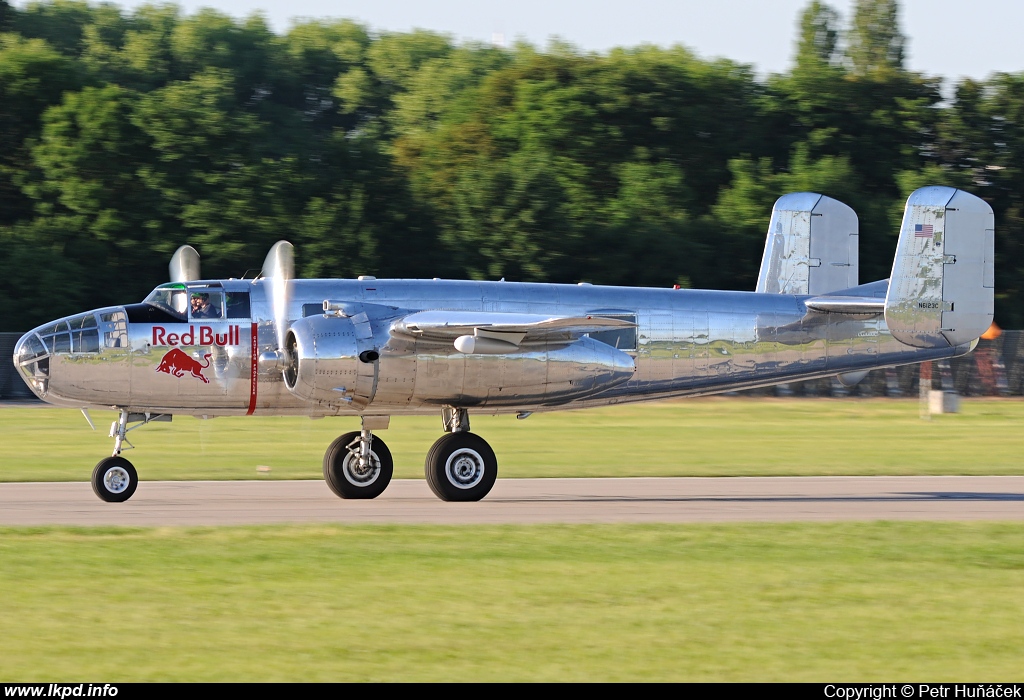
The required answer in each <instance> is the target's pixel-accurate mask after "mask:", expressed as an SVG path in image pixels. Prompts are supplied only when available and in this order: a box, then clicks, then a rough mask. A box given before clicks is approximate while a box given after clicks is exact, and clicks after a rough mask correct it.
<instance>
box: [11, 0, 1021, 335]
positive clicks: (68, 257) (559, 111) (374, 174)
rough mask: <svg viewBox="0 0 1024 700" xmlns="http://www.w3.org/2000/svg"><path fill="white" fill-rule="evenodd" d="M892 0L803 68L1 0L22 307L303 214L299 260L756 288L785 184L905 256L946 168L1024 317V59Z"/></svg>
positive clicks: (131, 291) (876, 274)
mask: <svg viewBox="0 0 1024 700" xmlns="http://www.w3.org/2000/svg"><path fill="white" fill-rule="evenodd" d="M897 10H898V7H897V3H896V2H895V1H894V0H859V1H858V2H857V3H856V7H855V12H854V15H853V16H852V17H851V18H850V22H849V23H848V26H840V21H839V18H838V16H837V14H836V13H835V12H834V11H833V10H832V9H831V8H829V7H828V6H827V5H825V4H823V3H821V2H812V3H810V4H809V5H808V6H807V8H806V9H805V10H804V12H803V13H802V14H801V16H800V17H798V18H795V21H796V22H798V24H799V34H798V40H797V43H796V46H795V60H794V62H793V68H792V69H791V71H790V72H789V73H787V74H784V75H772V76H770V77H769V78H767V79H765V80H759V79H757V77H756V75H755V72H754V67H753V66H749V65H744V64H738V63H733V62H731V61H727V60H714V61H706V60H701V59H699V58H697V57H696V56H694V55H693V54H692V53H691V52H689V51H688V50H687V49H685V48H683V47H680V46H677V47H673V48H668V49H662V48H657V47H652V46H641V47H636V48H623V49H616V50H614V51H611V52H609V53H607V54H591V53H581V52H579V51H577V50H576V49H574V48H573V47H572V46H568V45H560V44H552V45H550V46H549V47H548V48H547V49H545V50H543V51H542V50H539V49H537V48H535V47H533V46H530V45H525V44H521V45H517V46H515V47H513V48H511V49H500V48H494V47H491V46H486V45H477V44H456V43H453V42H452V41H451V40H450V39H449V38H448V37H446V36H443V35H438V34H434V33H429V32H413V33H395V34H392V33H374V32H372V31H371V30H370V29H369V28H367V27H365V26H362V25H360V24H357V23H354V22H351V21H348V20H338V21H331V22H323V21H312V22H302V23H298V24H296V25H295V26H293V28H292V29H290V30H289V31H288V32H287V33H286V34H284V35H278V34H275V33H274V32H272V31H271V30H270V29H269V28H268V27H267V24H266V22H265V21H264V20H263V19H262V18H260V17H259V16H253V17H250V18H249V19H247V20H245V21H243V22H238V21H235V20H232V19H231V18H229V17H227V16H225V15H222V14H219V13H216V12H213V11H202V12H199V13H198V14H195V15H191V16H185V15H183V14H182V12H181V10H180V9H179V8H177V7H176V6H174V5H151V6H145V7H142V8H140V9H139V10H137V11H136V12H134V13H131V14H126V13H125V12H124V11H122V10H121V9H119V8H118V7H117V6H114V5H89V4H86V3H83V2H76V1H72V0H56V1H51V2H40V3H33V4H30V5H28V6H26V7H25V8H24V9H16V8H13V7H12V6H11V5H10V4H9V3H8V2H7V0H0V32H2V33H0V309H2V312H0V330H11V331H13V330H26V329H28V328H31V327H33V326H35V325H38V324H39V323H42V322H43V321H45V320H48V319H51V318H55V317H58V316H61V315H64V314H68V313H73V312H76V311H80V310H82V309H86V308H92V307H96V306H100V305H106V304H111V303H124V302H126V301H129V300H137V299H141V298H142V297H143V296H144V295H145V294H146V293H147V292H148V291H149V290H150V289H151V288H152V287H153V286H155V285H156V284H157V283H159V282H161V281H164V280H166V278H167V262H168V259H169V257H170V255H171V253H172V252H173V251H174V249H175V248H176V247H177V246H179V245H181V244H183V243H191V244H192V245H194V246H195V247H196V248H197V249H198V250H199V252H200V254H201V255H202V259H203V272H204V276H207V277H227V276H241V275H242V274H243V273H244V272H245V271H246V270H247V269H248V268H257V267H259V265H260V263H261V261H262V259H263V257H264V255H265V254H266V251H267V249H268V248H269V247H270V245H271V244H272V243H273V242H274V241H276V240H278V239H281V238H286V239H289V240H291V241H292V242H293V243H294V244H295V245H296V246H297V250H298V254H297V258H298V260H297V263H298V272H299V273H300V274H301V275H302V276H307V277H314V276H335V277H350V276H355V275H359V274H374V275H377V276H380V277H384V276H411V277H435V276H438V277H452V278H473V279H498V278H500V277H505V278H506V279H508V280H517V281H525V280H544V281H554V282H576V281H589V282H594V283H600V284H623V285H654V286H668V285H671V284H674V283H679V284H683V285H684V286H693V287H703V288H719V289H753V287H754V283H755V278H756V274H757V268H758V265H759V263H760V258H761V249H762V247H763V241H764V235H765V230H766V228H767V223H768V217H769V214H770V210H771V206H772V203H773V201H774V200H775V198H777V197H778V196H779V195H781V194H783V193H785V192H787V191H794V190H806V189H809V190H814V191H818V192H822V193H824V194H827V195H830V196H833V197H836V198H838V199H840V200H842V201H845V202H846V203H848V204H850V205H851V206H852V207H854V209H856V211H857V212H858V214H859V215H860V220H861V280H862V281H864V282H866V281H871V280H875V279H882V278H885V277H886V276H888V273H889V268H890V265H891V261H892V255H893V251H894V247H895V239H896V234H897V230H898V226H899V221H900V217H901V213H902V207H903V201H904V200H905V198H906V196H907V195H908V194H909V193H910V192H911V191H913V190H914V189H915V188H917V187H918V186H921V185H923V184H949V185H955V186H959V187H964V188H965V189H967V190H969V191H971V192H973V193H975V194H978V195H980V196H982V197H984V198H985V199H986V200H988V201H989V202H990V203H991V204H992V206H993V207H994V208H995V211H996V222H997V224H996V254H997V259H996V270H997V301H996V304H997V306H996V319H997V321H998V322H999V323H1000V324H1002V325H1004V326H1012V327H1021V326H1022V325H1024V309H1022V307H1021V303H1020V302H1021V293H1022V292H1021V284H1022V278H1024V267H1022V265H1024V259H1022V257H1021V255H1020V251H1021V240H1022V233H1024V230H1022V229H1024V207H1022V204H1024V173H1022V163H1024V73H1016V74H995V75H993V76H991V77H990V78H989V79H988V80H986V81H984V82H976V81H973V80H965V81H963V82H961V83H959V84H957V85H956V86H955V89H954V90H953V92H952V94H953V95H954V97H953V98H952V99H951V100H949V101H946V102H944V101H943V99H942V95H941V93H940V88H941V81H940V79H938V78H935V77H929V76H925V75H921V74H918V73H912V72H909V71H907V70H906V69H905V68H904V65H903V52H904V38H903V36H902V35H901V33H900V31H899V28H898V26H897Z"/></svg>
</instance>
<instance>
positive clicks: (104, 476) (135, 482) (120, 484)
mask: <svg viewBox="0 0 1024 700" xmlns="http://www.w3.org/2000/svg"><path fill="white" fill-rule="evenodd" d="M170 420H171V416H170V415H169V414H164V413H129V412H128V411H126V410H124V409H122V410H121V415H120V416H118V418H117V420H116V421H114V422H113V423H111V424H110V437H112V438H114V454H113V455H112V456H110V457H107V458H105V459H101V460H100V461H99V464H97V465H96V468H95V469H93V470H92V490H93V493H95V494H96V495H97V496H99V497H100V498H101V499H103V500H104V501H107V502H108V503H123V502H124V501H127V500H128V499H129V498H131V497H132V494H134V493H135V489H137V488H138V487H139V474H138V472H136V471H135V467H134V466H133V465H132V463H131V462H129V461H128V460H127V459H125V458H124V457H122V456H121V451H122V450H124V449H126V448H125V445H128V447H127V449H131V448H133V447H135V445H133V444H132V443H130V442H128V439H127V437H125V436H126V435H127V434H128V433H129V432H130V431H132V430H135V429H136V428H141V427H142V426H144V425H146V424H147V423H152V422H153V421H170ZM129 423H138V425H133V426H131V427H128V424H129Z"/></svg>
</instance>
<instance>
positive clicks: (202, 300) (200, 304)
mask: <svg viewBox="0 0 1024 700" xmlns="http://www.w3.org/2000/svg"><path fill="white" fill-rule="evenodd" d="M192 318H220V309H218V308H217V307H215V306H214V305H213V304H211V303H210V295H209V294H207V293H205V292H203V293H195V294H193V295H192Z"/></svg>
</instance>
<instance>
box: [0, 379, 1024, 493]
mask: <svg viewBox="0 0 1024 700" xmlns="http://www.w3.org/2000/svg"><path fill="white" fill-rule="evenodd" d="M961 408H962V412H961V413H959V414H954V415H944V416H936V417H934V418H933V419H932V420H921V418H920V417H919V410H918V403H917V402H916V401H914V400H889V399H875V400H852V399H836V400H831V399H810V400H808V399H805V400H799V399H786V400H780V399H760V400H751V399H695V400H688V401H671V402H662V403H653V404H643V405H634V406H621V407H610V408H602V409H592V410H587V411H569V412H562V413H541V414H536V415H534V416H532V417H531V418H530V419H529V420H525V421H517V420H515V419H514V418H512V417H511V416H501V417H494V416H480V415H474V416H472V426H473V430H474V432H477V433H479V434H481V435H482V436H483V437H484V438H486V439H487V440H488V441H489V442H490V443H491V444H492V446H493V447H494V449H495V452H496V453H497V455H498V463H499V465H500V470H501V476H502V477H536V476H549V477H551V476H739V475H748V476H749V475H812V474H1022V473H1024V459H1022V458H1021V455H1022V454H1024V430H1021V428H1022V426H1024V401H1020V400H1014V399H1007V400H985V399H965V400H963V401H962V404H961ZM114 416H115V414H113V413H95V412H94V413H93V417H94V419H95V420H96V422H97V424H98V426H97V427H98V428H99V429H98V430H97V431H96V432H92V431H90V430H89V427H88V425H87V424H86V422H85V420H84V419H83V418H82V416H81V414H80V413H79V412H77V411H74V410H66V409H55V408H7V409H2V410H0V450H2V454H3V455H4V457H3V459H2V460H0V481H50V480H85V479H87V478H88V477H89V474H90V473H91V470H92V466H93V465H94V464H95V463H96V462H97V461H99V459H100V458H102V457H104V456H106V455H108V454H110V450H111V447H112V443H113V441H112V440H111V439H109V438H108V437H107V428H108V426H109V423H110V421H111V420H113V418H114ZM440 425H441V420H440V417H439V416H438V417H433V416H431V417H415V418H410V417H401V416H399V417H395V418H392V421H391V428H390V429H389V430H387V431H384V432H380V433H378V435H379V436H380V437H382V438H383V439H384V440H385V441H386V442H387V443H388V445H389V447H390V448H391V451H392V454H393V455H394V457H395V465H396V466H395V476H396V477H397V478H422V475H423V458H424V455H425V454H426V452H427V450H428V449H429V447H430V445H431V443H432V442H433V441H434V440H435V439H437V438H438V437H439V436H440V434H441V428H440ZM358 427H359V423H358V420H356V419H353V418H341V419H331V418H327V419H324V420H315V421H314V420H309V419H307V418H218V419H216V420H212V421H200V420H196V419H194V418H190V417H179V418H176V419H175V420H174V422H173V423H169V424H168V423H157V424H153V425H149V426H146V427H143V428H140V429H139V430H136V431H134V432H132V433H130V434H129V438H130V439H131V440H132V442H133V443H134V444H135V445H136V446H137V447H138V448H139V449H137V450H131V451H129V452H127V453H126V455H125V456H127V457H128V458H129V459H131V460H132V461H133V462H134V463H135V465H136V466H137V467H138V469H139V472H140V475H141V476H142V478H143V479H252V478H257V476H258V473H257V470H256V469H257V467H258V466H260V465H263V466H267V467H270V468H271V470H270V472H269V474H268V475H265V476H261V477H260V478H288V479H296V478H298V479H319V478H321V461H322V459H323V453H324V451H325V449H326V448H327V446H328V445H329V444H330V442H331V441H332V440H333V439H334V438H335V437H337V436H338V435H339V434H341V433H343V432H347V431H349V430H357V429H358Z"/></svg>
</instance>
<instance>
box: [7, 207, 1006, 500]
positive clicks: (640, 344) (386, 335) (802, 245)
mask: <svg viewBox="0 0 1024 700" xmlns="http://www.w3.org/2000/svg"><path fill="white" fill-rule="evenodd" d="M993 241H994V218H993V214H992V209H991V207H989V206H988V204H986V203H985V202H984V201H983V200H981V199H979V198H978V197H975V196H973V195H971V194H969V193H967V192H964V191H962V190H956V189H952V188H948V187H926V188H923V189H920V190H917V191H916V192H914V193H913V194H912V195H911V196H910V198H909V199H908V200H907V205H906V210H905V213H904V217H903V223H902V227H901V229H900V233H899V239H898V243H897V247H896V256H895V259H894V261H893V267H892V274H891V275H890V278H889V279H888V280H881V281H877V282H871V283H869V284H863V285H861V284H859V280H858V220H857V216H856V214H855V213H854V212H853V210H852V209H850V208H849V207H848V206H846V205H845V204H842V203H841V202H838V201H836V200H834V199H831V198H829V197H826V196H822V195H819V194H813V193H807V192H802V193H795V194H789V195H785V196H783V197H782V198H780V199H779V200H778V201H777V202H776V203H775V207H774V210H773V212H772V216H771V220H770V223H769V230H768V235H767V241H766V245H765V249H764V255H763V258H762V262H761V269H760V274H759V276H758V281H757V288H756V290H755V291H753V292H738V291H704V290H690V289H667V288H666V289H652V288H629V287H605V286H597V285H590V284H585V283H580V284H578V285H564V284H532V283H530V284H528V283H516V282H505V281H499V282H480V281H456V280H441V279H428V280H408V279H392V280H384V279H375V278H373V277H368V276H364V277H359V278H358V279H295V278H294V273H293V269H294V261H293V249H292V246H291V244H289V243H287V242H284V241H281V242H278V243H277V244H276V245H274V247H273V248H272V249H271V250H270V252H269V254H268V255H267V257H266V260H265V262H264V264H263V269H262V272H261V274H260V275H259V276H258V277H257V278H255V279H221V280H209V279H202V277H201V274H200V266H199V255H198V253H197V252H196V251H195V250H194V249H192V248H190V247H188V246H182V247H181V248H179V249H178V251H177V252H176V253H175V255H174V257H173V258H172V260H171V263H170V278H171V281H170V282H169V283H167V284H161V285H160V286H158V287H157V288H156V289H154V290H153V292H152V293H151V294H150V295H149V296H148V297H146V299H145V300H143V301H142V302H141V303H137V304H127V305H125V306H113V307H107V308H102V309H95V310H93V311H88V312H85V313H81V314H78V315H75V316H71V317H67V318H62V319H59V320H57V321H53V322H50V323H46V324H44V325H42V326H40V327H39V328H36V329H34V330H33V331H31V332H29V333H26V334H25V335H24V337H22V338H21V339H20V340H19V342H18V343H17V345H16V347H15V350H14V362H15V365H16V366H17V367H18V369H19V370H20V372H21V374H22V377H23V378H24V380H25V381H26V383H28V385H29V386H30V387H31V388H32V390H33V391H34V392H35V393H36V395H37V396H39V397H40V398H41V399H43V400H45V401H48V402H50V403H52V404H56V405H59V406H71V407H78V408H82V409H83V411H84V410H85V409H88V408H104V409H108V408H112V409H114V410H116V411H118V412H119V418H118V420H116V421H115V422H114V423H113V425H112V426H111V433H110V435H111V437H112V438H113V439H114V449H113V455H112V456H111V457H107V458H105V459H103V460H101V461H100V462H99V464H97V465H96V468H95V469H94V470H93V474H92V486H93V490H94V491H95V492H96V494H97V495H98V496H99V497H100V498H102V499H103V500H105V501H112V502H120V501H125V500H127V499H128V498H130V497H131V496H132V494H133V493H134V492H135V490H136V487H137V486H138V474H137V472H136V470H135V467H134V466H133V465H132V464H131V462H129V461H128V460H127V459H125V458H124V457H123V456H122V451H123V450H124V449H125V448H126V447H127V446H130V443H129V442H128V440H127V434H128V432H129V431H131V430H134V429H136V428H138V427H141V426H143V425H145V424H147V423H150V422H153V421H167V420H170V419H171V417H172V416H174V415H192V416H198V417H204V418H205V417H213V416H254V415H255V416H269V415H302V416H310V417H323V416H350V417H353V418H358V419H359V420H360V422H361V425H360V428H361V429H360V430H358V431H353V432H347V433H345V434H344V435H341V436H340V437H339V438H338V439H337V440H335V441H334V442H333V443H332V444H331V445H330V446H329V447H328V448H327V452H326V454H325V455H324V460H323V474H324V478H325V480H326V482H327V484H328V486H329V487H330V488H331V489H332V490H333V491H334V492H335V493H336V494H337V495H339V496H341V497H342V498H375V497H376V496H378V495H380V494H381V493H382V492H383V491H384V489H385V488H387V486H388V483H389V482H390V480H391V477H392V473H393V466H394V464H393V460H392V457H391V453H390V452H389V450H388V448H387V445H386V444H385V443H384V441H383V440H382V439H381V438H380V437H379V435H377V434H375V433H377V432H379V431H382V430H384V429H386V428H387V427H388V424H389V420H390V417H391V416H394V415H409V414H423V413H428V414H429V413H433V414H439V415H440V416H441V425H442V428H443V431H444V435H442V437H440V438H439V439H438V440H437V441H436V442H435V443H434V445H433V446H432V447H431V448H430V450H429V452H428V453H427V456H426V464H425V472H426V479H427V482H428V484H429V485H430V488H431V489H432V490H433V492H434V493H435V494H436V495H437V496H438V497H439V498H441V499H444V500H447V501H476V500H479V499H481V498H483V497H484V496H485V495H487V493H488V492H489V491H490V490H491V487H492V486H493V485H494V481H495V478H496V476H497V469H498V461H497V458H496V456H495V454H494V451H493V450H492V449H491V448H490V446H489V445H488V444H487V442H486V441H485V440H484V439H483V438H482V437H480V436H479V435H477V434H475V433H473V432H471V431H470V413H471V412H475V413H481V414H514V415H516V416H517V417H519V418H525V417H527V416H529V415H530V414H531V413H533V412H536V411H553V410H562V409H578V408H588V407H592V406H607V405H610V404H618V403H626V402H633V401H650V400H656V399H663V398H668V397H679V396H701V395H706V394H715V393H720V392H726V391H733V390H737V389H744V388H751V387H759V386H766V385H771V384H777V383H781V382H791V381H797V380H805V379H813V378H818V377H827V376H838V378H839V380H840V381H841V382H843V383H844V384H847V385H853V384H855V383H856V382H858V381H860V380H861V379H863V378H864V376H865V375H866V374H867V372H868V371H870V370H871V369H875V368H879V367H890V366H895V365H904V364H910V363H917V362H925V361H929V360H936V359H941V358H949V357H955V356H958V355H963V354H965V353H967V352H970V351H971V350H972V349H973V348H974V347H975V345H976V344H977V341H978V338H979V337H980V336H981V334H982V333H983V332H984V331H985V330H986V329H987V328H988V327H989V325H990V324H991V322H992V316H993V298H994V296H993V294H994V293H993V288H994V273H993V245H994V243H993ZM86 417H87V418H88V414H86Z"/></svg>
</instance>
